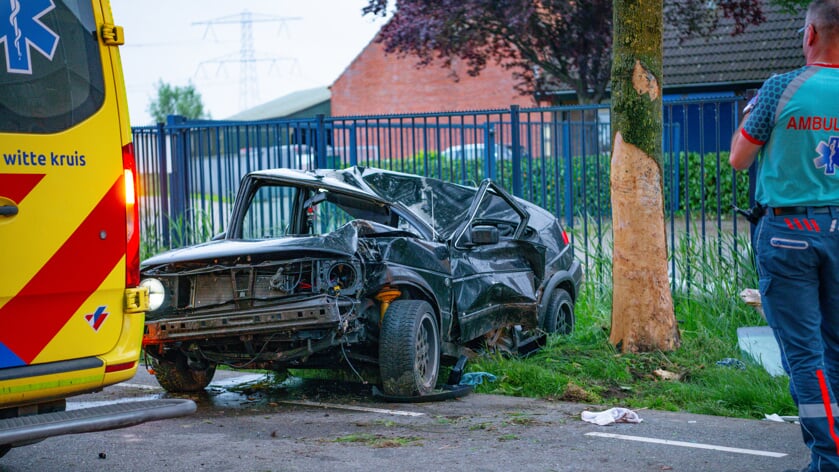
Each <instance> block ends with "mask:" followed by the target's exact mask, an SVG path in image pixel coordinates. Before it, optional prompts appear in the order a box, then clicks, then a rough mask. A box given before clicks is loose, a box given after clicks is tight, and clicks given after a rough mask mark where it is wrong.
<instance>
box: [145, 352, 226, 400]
mask: <svg viewBox="0 0 839 472" xmlns="http://www.w3.org/2000/svg"><path fill="white" fill-rule="evenodd" d="M151 367H152V370H154V376H155V378H157V383H159V384H160V386H161V387H163V389H164V390H166V391H167V392H170V393H185V392H200V391H201V390H204V388H206V387H207V385H210V382H211V381H212V380H213V375H215V373H216V366H215V365H210V366H208V367H207V368H206V369H203V370H198V369H193V368H190V367H189V365H188V364H187V360H186V356H184V355H183V354H178V355H177V356H176V357H175V359H174V361H172V360H169V359H157V358H154V357H152V358H151Z"/></svg>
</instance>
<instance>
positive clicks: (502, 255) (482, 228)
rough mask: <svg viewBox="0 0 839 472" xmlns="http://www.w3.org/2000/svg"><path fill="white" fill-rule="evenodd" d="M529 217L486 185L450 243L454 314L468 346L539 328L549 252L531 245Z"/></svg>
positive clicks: (486, 181) (500, 191) (491, 185)
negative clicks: (496, 334) (511, 329)
mask: <svg viewBox="0 0 839 472" xmlns="http://www.w3.org/2000/svg"><path fill="white" fill-rule="evenodd" d="M527 221H528V214H527V212H526V211H525V210H524V209H522V208H521V207H520V206H519V205H518V204H516V202H515V200H514V199H513V198H512V197H511V196H510V195H509V194H507V193H506V192H505V191H504V190H503V189H501V188H499V187H498V186H496V185H495V184H494V183H492V182H490V181H489V180H485V181H484V182H483V183H482V184H481V186H480V188H479V189H478V192H477V194H476V196H475V199H474V201H473V202H472V204H471V206H470V209H469V213H468V218H467V219H466V221H465V222H464V223H463V224H462V225H461V226H460V227H459V228H458V229H457V231H455V232H454V235H453V236H452V238H451V241H450V248H451V263H452V289H453V295H454V305H455V307H454V311H455V313H457V322H458V324H459V327H460V333H461V338H462V341H463V342H466V341H469V340H471V339H474V338H477V337H478V336H481V335H482V334H484V333H487V332H489V331H491V330H493V329H495V328H499V327H503V326H508V325H522V326H523V327H535V325H536V321H537V304H536V292H537V289H538V287H539V285H540V283H541V280H542V278H543V277H544V267H545V251H544V247H542V246H539V245H537V244H534V243H532V242H529V241H526V240H525V239H524V235H525V234H526V231H527V230H528V228H527Z"/></svg>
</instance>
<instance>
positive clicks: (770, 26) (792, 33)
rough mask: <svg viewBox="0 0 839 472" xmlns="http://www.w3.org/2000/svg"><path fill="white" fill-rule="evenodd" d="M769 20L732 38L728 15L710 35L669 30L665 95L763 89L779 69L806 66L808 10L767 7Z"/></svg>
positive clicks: (665, 33)
mask: <svg viewBox="0 0 839 472" xmlns="http://www.w3.org/2000/svg"><path fill="white" fill-rule="evenodd" d="M764 10H765V16H766V22H764V23H762V24H760V25H758V26H753V25H750V26H749V27H748V28H746V31H745V32H744V33H742V34H739V35H737V36H731V32H732V31H733V21H731V20H730V19H723V20H722V22H721V27H720V29H719V30H718V31H717V32H715V34H714V35H713V36H711V37H709V38H694V39H690V40H686V41H682V42H679V38H678V34H677V32H676V31H675V29H674V28H672V27H667V28H665V32H664V62H663V68H664V81H663V86H664V88H665V92H666V93H673V92H677V91H678V89H690V88H697V87H701V88H702V89H703V91H711V90H713V89H714V88H718V89H722V88H724V89H725V90H745V89H748V88H756V87H759V86H760V85H761V84H762V83H763V81H764V80H766V79H767V78H769V77H770V76H772V74H777V73H780V72H786V71H788V70H792V69H796V68H798V67H801V66H803V65H804V54H803V52H802V49H801V37H800V36H798V35H796V31H797V30H798V29H799V28H800V27H802V26H804V16H805V13H806V12H804V11H802V12H800V13H798V14H790V13H788V12H786V11H784V10H781V9H780V8H779V7H776V6H773V5H765V9H764Z"/></svg>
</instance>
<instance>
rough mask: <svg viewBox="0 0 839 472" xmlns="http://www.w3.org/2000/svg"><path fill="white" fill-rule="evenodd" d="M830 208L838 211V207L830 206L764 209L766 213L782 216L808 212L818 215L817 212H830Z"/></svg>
mask: <svg viewBox="0 0 839 472" xmlns="http://www.w3.org/2000/svg"><path fill="white" fill-rule="evenodd" d="M831 209H832V210H833V211H834V212H837V213H839V207H835V206H833V207H831V206H794V207H771V208H767V209H766V213H767V214H769V213H771V214H773V215H775V216H784V215H806V214H808V213H810V214H814V215H818V214H828V213H830V212H831Z"/></svg>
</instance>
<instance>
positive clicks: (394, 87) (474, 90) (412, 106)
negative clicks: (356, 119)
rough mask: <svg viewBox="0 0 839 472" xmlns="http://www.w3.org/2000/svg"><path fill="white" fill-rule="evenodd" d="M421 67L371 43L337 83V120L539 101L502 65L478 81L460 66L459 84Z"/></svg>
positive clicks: (446, 73) (334, 99)
mask: <svg viewBox="0 0 839 472" xmlns="http://www.w3.org/2000/svg"><path fill="white" fill-rule="evenodd" d="M416 62H417V59H416V58H415V57H408V58H400V57H397V55H396V54H385V52H384V46H383V45H381V44H379V43H376V42H375V40H373V41H371V42H370V44H368V45H367V47H366V48H364V50H363V51H361V53H359V55H358V56H356V58H355V59H354V60H353V61H352V63H350V65H349V66H347V68H346V69H345V70H344V72H343V73H342V74H341V76H340V77H338V79H337V80H336V81H335V82H334V83H333V84H332V87H331V91H332V116H349V115H374V114H379V115H380V114H388V113H427V112H439V111H454V110H481V109H496V108H508V107H509V106H510V105H520V106H522V107H532V106H536V102H535V101H534V99H533V97H527V96H522V95H519V94H518V93H517V92H516V91H515V90H514V89H513V86H514V81H513V78H512V77H511V73H510V71H508V70H505V69H504V68H503V67H501V66H498V65H495V64H490V65H488V66H487V68H486V69H484V70H483V71H482V72H481V74H480V75H479V76H477V77H470V76H469V75H467V74H466V72H465V69H466V67H461V68H458V67H457V66H455V70H456V71H457V74H458V78H459V80H458V81H455V78H453V77H452V75H451V74H450V73H449V71H448V70H447V69H442V68H440V67H439V66H436V65H431V66H428V67H422V68H417V67H416V66H415V64H416Z"/></svg>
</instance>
